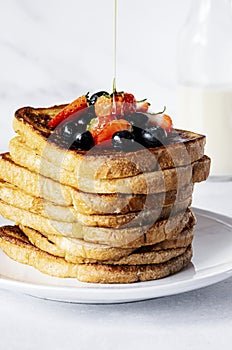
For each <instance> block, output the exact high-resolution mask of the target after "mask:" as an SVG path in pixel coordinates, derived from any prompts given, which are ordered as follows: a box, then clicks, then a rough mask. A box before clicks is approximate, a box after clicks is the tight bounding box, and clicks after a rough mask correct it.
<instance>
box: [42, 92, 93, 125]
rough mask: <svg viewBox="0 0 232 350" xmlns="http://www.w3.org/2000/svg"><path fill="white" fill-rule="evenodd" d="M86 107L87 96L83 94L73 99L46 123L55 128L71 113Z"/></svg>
mask: <svg viewBox="0 0 232 350" xmlns="http://www.w3.org/2000/svg"><path fill="white" fill-rule="evenodd" d="M87 107H88V102H87V97H86V96H85V95H83V96H81V97H78V98H77V99H76V100H75V101H73V102H71V103H70V104H69V105H67V106H66V107H65V108H64V109H62V110H61V111H60V112H59V113H58V114H57V115H56V116H55V117H54V118H53V119H51V120H50V121H49V123H48V126H49V127H51V128H55V127H56V126H57V125H59V124H60V123H61V122H63V121H64V120H65V119H67V118H68V117H69V116H71V115H72V114H74V113H76V112H78V111H81V110H82V109H84V108H87Z"/></svg>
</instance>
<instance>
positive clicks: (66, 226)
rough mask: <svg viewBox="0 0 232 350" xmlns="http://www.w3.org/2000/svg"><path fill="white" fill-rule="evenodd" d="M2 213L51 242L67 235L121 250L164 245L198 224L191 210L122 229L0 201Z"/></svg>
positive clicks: (0, 211)
mask: <svg viewBox="0 0 232 350" xmlns="http://www.w3.org/2000/svg"><path fill="white" fill-rule="evenodd" d="M0 213H1V215H2V216H3V217H5V218H6V219H8V220H11V221H14V222H15V223H16V224H19V225H23V226H28V227H31V228H33V229H34V230H37V231H39V232H43V234H44V235H45V236H46V237H48V238H49V239H50V237H51V236H53V235H54V236H57V237H61V236H65V237H69V238H75V239H81V240H84V241H87V242H91V243H100V244H106V245H109V246H111V247H120V248H131V247H133V248H138V247H141V246H143V245H151V244H155V243H158V242H162V241H163V240H165V239H170V238H172V237H175V236H176V235H178V233H179V232H181V231H182V230H183V229H184V228H186V227H192V226H193V225H194V224H195V223H196V220H195V216H194V214H193V213H192V211H191V210H190V209H187V210H186V211H183V212H181V213H178V214H176V215H174V216H171V217H170V218H169V219H165V220H160V221H154V223H151V224H150V225H144V226H139V227H129V228H128V227H126V228H119V229H115V228H105V227H92V226H83V225H81V224H80V223H78V222H75V223H66V222H59V221H54V220H49V219H46V218H43V217H41V216H40V215H37V214H34V213H28V212H27V211H25V210H22V209H19V208H16V207H13V206H11V205H9V204H7V203H5V202H3V201H0Z"/></svg>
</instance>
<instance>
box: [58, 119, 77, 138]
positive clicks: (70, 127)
mask: <svg viewBox="0 0 232 350" xmlns="http://www.w3.org/2000/svg"><path fill="white" fill-rule="evenodd" d="M79 128H80V126H79V125H78V124H77V122H76V121H69V122H66V123H64V124H63V125H62V127H61V136H62V137H63V139H64V140H65V141H67V142H72V141H73V139H74V135H75V134H76V132H77V130H78V129H79Z"/></svg>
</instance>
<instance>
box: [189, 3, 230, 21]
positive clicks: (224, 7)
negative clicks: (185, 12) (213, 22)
mask: <svg viewBox="0 0 232 350" xmlns="http://www.w3.org/2000/svg"><path fill="white" fill-rule="evenodd" d="M225 15H226V17H227V16H228V15H229V16H230V15H232V2H231V0H192V5H191V11H190V16H191V17H192V18H193V17H196V18H197V19H198V21H199V22H203V21H205V20H206V18H207V17H208V16H212V17H219V16H220V17H221V16H225Z"/></svg>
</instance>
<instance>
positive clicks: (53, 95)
mask: <svg viewBox="0 0 232 350" xmlns="http://www.w3.org/2000/svg"><path fill="white" fill-rule="evenodd" d="M121 3H122V1H121ZM141 3H142V2H141V1H139V0H126V1H125V2H123V8H122V6H121V8H119V14H120V26H119V28H120V29H119V38H120V41H119V43H120V44H119V51H118V82H119V86H120V88H121V87H123V89H126V90H127V91H133V92H134V93H136V96H141V98H143V97H148V98H149V100H150V101H151V102H153V106H155V109H156V110H159V109H160V108H162V107H163V105H167V106H169V108H168V110H169V113H170V114H171V115H174V114H175V97H176V96H175V87H176V68H175V67H176V65H175V64H176V63H175V55H176V38H177V34H178V32H179V30H180V27H181V26H182V24H183V22H184V21H185V18H186V14H187V12H188V9H189V4H190V0H176V1H171V0H146V1H145V2H143V10H142V11H141ZM112 15H113V3H112V2H109V0H99V1H97V2H95V1H93V0H90V1H88V2H83V1H79V0H65V1H64V0H61V1H59V2H58V1H55V0H40V1H39V2H32V1H30V0H11V1H7V2H6V1H1V2H0V50H1V55H0V67H1V72H0V106H1V113H0V152H5V151H6V150H7V148H8V141H9V139H10V138H11V137H12V135H13V131H12V127H11V120H12V116H13V113H14V111H15V110H16V109H17V108H19V107H21V106H26V105H32V106H48V105H53V104H58V103H63V102H66V101H70V100H72V99H74V98H76V97H77V96H78V95H79V94H82V93H83V91H84V92H87V91H88V90H89V87H90V86H91V91H95V90H101V89H105V88H106V87H107V86H108V87H109V88H110V86H111V83H112V79H111V77H112V75H113V74H112V72H113V64H112V62H113V40H112V37H113V24H112ZM131 23H136V28H137V30H136V35H135V26H132V25H131ZM143 28H144V30H145V31H146V33H149V34H150V35H144V32H143V31H142V30H141V29H143ZM125 33H126V34H127V35H125ZM160 33H161V34H162V35H160ZM128 37H130V38H132V39H131V40H128ZM140 43H142V47H147V48H149V50H146V51H144V50H137V47H140V45H141V44H140ZM125 48H127V50H125ZM128 52H129V53H130V54H128ZM99 82H100V83H99ZM193 204H194V205H195V206H196V207H199V208H203V209H207V210H212V211H215V212H218V213H222V214H223V215H228V216H232V182H223V183H215V182H212V181H207V182H206V183H204V184H199V185H196V186H195V194H194V201H193ZM231 328H232V278H230V279H228V280H225V281H223V282H221V283H218V284H215V285H212V286H210V287H206V288H203V289H199V290H195V291H192V292H188V293H184V294H179V295H176V296H170V297H165V298H159V299H154V300H148V301H142V302H137V303H130V304H118V305H81V304H68V303H58V302H51V301H46V300H40V299H36V298H32V297H29V296H25V295H21V294H18V293H14V292H9V291H7V290H0V334H1V340H0V344H1V345H0V347H1V349H4V350H14V349H22V348H23V349H24V350H27V349H28V350H32V349H35V350H37V349H38V350H39V349H40V350H41V349H51V348H54V349H56V350H61V349H70V348H73V347H74V346H75V347H76V348H78V349H90V348H92V349H101V350H104V349H107V350H108V349H115V350H116V349H141V348H143V349H154V348H157V349H172V350H174V349H178V350H182V349H183V350H186V349H199V350H201V349H204V350H206V349H211V350H213V349H215V350H216V349H218V348H219V347H221V348H223V349H231V344H232V332H231Z"/></svg>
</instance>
